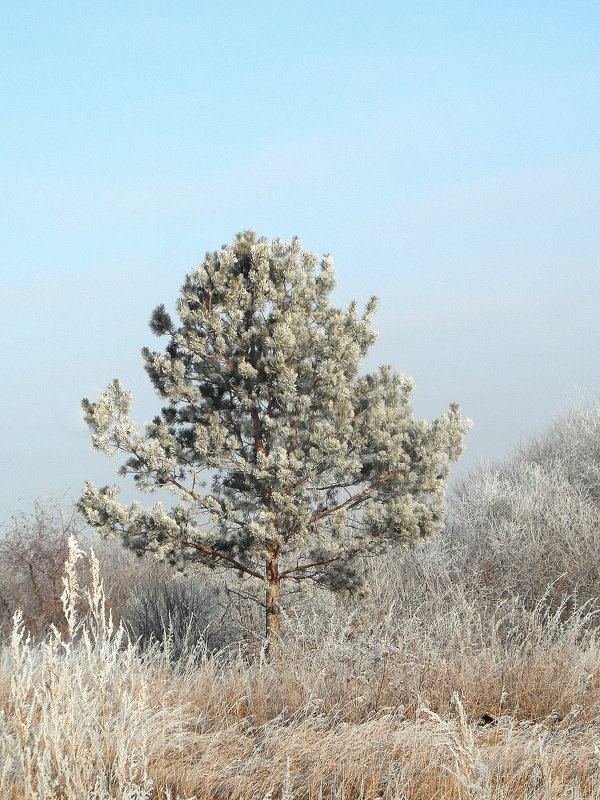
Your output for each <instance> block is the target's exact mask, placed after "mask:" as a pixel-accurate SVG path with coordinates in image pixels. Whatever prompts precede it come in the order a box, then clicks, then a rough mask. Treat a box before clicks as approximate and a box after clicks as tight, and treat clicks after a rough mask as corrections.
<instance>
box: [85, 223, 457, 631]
mask: <svg viewBox="0 0 600 800" xmlns="http://www.w3.org/2000/svg"><path fill="white" fill-rule="evenodd" d="M334 284H335V280H334V270H333V265H332V261H331V259H330V258H329V257H328V256H326V257H324V258H323V259H322V260H321V261H320V264H319V260H318V259H317V258H316V257H315V256H314V255H312V254H311V253H309V252H307V251H306V250H305V249H304V248H303V247H302V244H301V243H300V241H299V240H298V239H297V238H295V239H293V240H292V241H291V242H284V241H281V240H275V241H273V242H269V241H268V240H267V239H265V238H260V239H257V238H256V237H255V235H254V234H253V233H251V232H246V233H241V234H239V235H238V236H236V238H235V240H234V241H233V243H232V244H231V245H228V246H223V247H222V248H221V250H220V251H219V252H214V253H209V254H207V256H206V258H205V260H204V263H203V264H202V265H201V266H200V267H198V268H197V269H195V270H194V271H193V272H192V273H191V274H189V275H188V276H187V277H186V279H185V283H184V285H183V288H182V290H181V296H180V298H179V300H178V303H177V313H178V317H179V324H175V323H174V322H173V321H172V319H171V317H170V316H169V314H168V313H167V311H166V310H165V307H164V306H159V307H158V308H157V309H156V310H155V311H154V313H153V315H152V318H151V321H150V327H151V329H152V331H153V332H154V333H155V334H156V335H157V336H161V337H166V338H167V340H168V343H167V346H166V348H165V351H164V352H151V351H150V350H148V349H144V350H143V358H144V361H145V367H146V371H147V372H148V375H149V376H150V379H151V381H152V383H153V384H154V386H155V388H156V391H157V393H158V395H159V396H160V397H161V398H163V400H164V401H165V403H166V405H165V406H164V408H163V409H162V411H161V414H160V416H157V417H156V418H155V419H154V420H153V421H152V422H149V423H146V425H145V429H144V431H143V432H142V431H140V430H139V428H138V427H137V425H136V424H135V423H134V422H132V421H131V420H130V418H129V412H130V406H131V395H130V393H129V392H127V391H126V390H125V389H124V388H123V387H122V385H121V383H120V382H119V381H118V380H115V381H113V382H112V383H111V384H110V386H109V387H108V389H107V390H106V391H105V392H104V393H103V394H102V395H101V396H100V398H99V399H98V401H97V402H95V403H91V402H89V401H88V400H84V401H83V408H84V411H85V419H86V421H87V422H88V424H89V425H90V426H91V428H92V430H93V435H92V443H93V446H94V448H96V449H97V450H101V451H103V452H105V453H106V454H108V455H113V454H114V453H115V452H117V451H122V452H123V453H125V454H127V455H128V458H127V460H126V462H125V464H124V465H123V466H122V468H121V470H120V473H121V474H122V475H126V474H132V475H133V477H134V479H135V482H136V484H137V487H138V488H139V489H140V490H141V491H143V492H153V491H155V490H156V489H158V488H160V489H163V490H168V491H169V492H171V493H172V494H173V495H175V497H176V498H177V500H176V502H175V504H174V505H173V506H172V507H171V508H168V509H167V508H165V507H164V506H163V504H162V503H157V504H156V505H154V506H153V507H152V508H143V507H142V506H141V505H140V504H139V503H137V502H134V503H132V504H130V505H124V504H121V503H119V502H118V501H117V496H118V489H117V488H116V487H115V486H111V487H106V488H104V489H97V488H96V487H95V486H94V485H93V484H92V483H86V485H85V488H84V491H83V496H82V498H81V500H80V504H79V505H80V508H81V510H82V511H83V513H84V515H85V517H86V519H87V521H88V522H89V523H90V524H91V525H92V526H94V527H95V528H97V529H98V530H99V531H100V533H102V534H103V535H106V536H109V537H114V536H115V535H118V536H120V537H121V538H122V541H123V543H124V544H125V546H127V547H129V548H131V549H132V550H136V551H138V552H139V551H150V552H153V553H155V554H156V556H158V557H159V558H161V559H164V560H166V561H168V562H170V563H171V564H173V565H174V566H176V567H178V568H180V569H184V568H186V567H188V566H189V565H192V564H202V565H205V566H206V567H211V568H225V569H229V570H234V571H236V572H237V573H238V574H239V575H240V576H245V577H247V578H249V579H253V580H254V581H259V582H260V583H261V585H262V586H264V597H265V601H264V608H265V613H266V635H267V639H269V638H270V637H271V636H272V634H273V632H279V631H280V610H281V601H282V597H283V594H285V593H287V592H288V591H290V590H293V589H297V588H299V586H305V585H311V584H312V585H313V586H314V585H315V584H316V585H318V586H321V587H326V588H328V589H331V590H334V591H353V590H357V589H359V588H360V587H361V585H362V577H361V574H360V569H359V564H360V562H361V559H360V557H361V556H364V555H368V554H378V555H379V554H382V553H384V552H385V550H386V549H387V548H388V547H389V546H390V545H392V544H403V545H404V544H408V543H411V542H414V541H415V540H417V539H419V538H422V537H427V536H430V535H431V534H432V533H434V532H435V531H436V530H437V529H438V528H439V527H440V524H441V521H442V515H443V497H444V488H445V487H444V480H445V478H446V476H447V473H448V465H449V461H452V460H455V459H456V458H458V456H459V455H460V453H461V452H462V440H463V436H464V433H465V431H466V429H467V427H468V423H467V422H466V421H465V420H462V419H461V418H460V415H459V409H458V407H457V406H456V405H452V406H451V407H450V410H449V411H448V413H446V414H445V415H443V416H441V417H440V418H439V419H437V420H435V421H434V422H432V423H427V422H425V421H422V420H416V419H415V418H414V417H413V415H412V412H411V409H410V405H409V396H410V393H411V390H412V383H411V381H410V380H409V379H408V378H406V377H404V376H402V375H400V374H398V373H396V372H393V371H392V369H391V368H390V367H381V368H380V369H379V370H378V371H376V372H374V373H371V374H368V375H362V376H361V375H360V364H361V358H362V357H364V356H365V354H366V353H367V350H368V349H369V347H370V346H371V345H372V344H373V342H374V341H375V338H376V334H375V332H374V331H373V330H371V328H370V322H371V317H372V316H373V313H374V311H375V300H374V299H372V300H371V301H370V302H369V303H368V305H367V308H366V311H365V312H364V314H362V315H361V314H359V313H358V311H357V307H356V304H355V303H351V304H350V305H349V306H348V307H347V308H345V309H339V308H334V307H333V306H332V305H331V303H330V298H329V295H330V292H331V290H332V289H333V287H334Z"/></svg>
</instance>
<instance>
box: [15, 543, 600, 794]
mask: <svg viewBox="0 0 600 800" xmlns="http://www.w3.org/2000/svg"><path fill="white" fill-rule="evenodd" d="M80 560H81V552H80V551H79V550H78V549H77V548H76V547H73V548H72V550H71V556H70V559H69V562H68V564H67V573H66V590H65V594H64V608H65V616H66V620H67V624H66V633H64V634H59V633H58V631H56V630H54V631H52V632H50V633H49V635H48V636H47V637H46V639H45V640H43V641H40V642H37V643H32V642H31V641H28V640H27V637H26V635H25V632H24V631H23V628H22V626H21V625H20V622H19V619H18V618H17V620H16V625H15V630H14V633H13V636H12V641H11V642H10V644H8V645H7V646H6V647H5V648H4V651H3V654H2V663H1V673H0V674H1V681H0V686H1V692H2V695H1V704H2V709H3V717H2V729H1V734H0V736H1V739H0V742H1V743H0V748H1V750H0V753H1V754H0V764H1V765H2V766H1V767H0V797H2V798H3V800H4V798H6V800H13V799H14V800H16V799H17V798H27V800H34V798H35V800H50V798H73V799H75V798H77V799H79V798H86V800H87V799H88V798H89V800H96V798H97V799H98V800H100V798H102V800H105V799H106V800H108V798H115V799H116V798H119V800H121V798H131V800H134V798H151V797H168V796H171V797H173V798H174V797H176V796H179V797H182V798H183V797H186V798H187V797H192V796H195V797H196V798H198V800H205V799H206V800H208V799H209V798H240V800H241V799H242V798H248V800H250V799H251V798H258V800H262V798H263V797H265V796H271V797H282V798H287V800H291V798H304V797H314V798H319V797H323V798H329V797H336V798H341V797H344V798H346V799H347V800H352V798H365V800H366V798H372V797H376V796H383V797H389V798H410V800H416V799H417V798H419V799H421V798H422V799H423V800H424V799H425V798H427V799H428V800H429V798H434V797H439V798H498V799H499V798H506V799H507V800H508V798H510V800H513V799H514V800H517V798H526V797H527V798H536V797H539V798H553V800H554V799H555V798H556V799H558V798H562V797H565V798H566V797H569V798H593V797H598V796H599V794H600V750H599V749H598V744H599V743H600V645H599V642H598V638H597V635H596V633H595V631H594V629H593V627H592V622H593V615H592V611H591V609H589V608H588V609H586V608H584V609H582V610H580V611H579V612H575V611H573V610H572V609H571V611H570V612H569V614H568V618H567V619H565V615H564V613H563V612H564V608H565V606H564V605H563V606H562V607H560V606H559V607H558V608H557V609H555V610H552V611H548V604H547V602H546V601H545V599H544V598H541V599H540V601H539V602H538V603H537V604H536V605H535V607H533V608H527V607H526V606H525V605H524V604H523V602H522V601H520V600H518V599H514V600H513V601H511V602H509V601H506V602H503V603H500V604H495V605H494V607H489V608H487V609H486V608H485V604H484V603H483V604H479V605H477V604H476V603H475V602H474V601H473V599H472V598H469V597H468V595H467V594H466V593H465V591H464V588H462V587H459V588H455V589H452V587H451V586H450V585H448V586H446V587H445V588H444V589H443V592H442V593H441V594H440V588H442V587H441V579H440V577H439V575H438V576H437V578H436V577H435V574H434V573H435V570H434V569H433V568H432V569H431V572H430V575H429V578H430V580H431V584H430V587H429V589H430V591H429V592H428V593H426V594H427V598H426V599H422V600H421V602H420V604H419V605H417V606H413V607H412V608H411V610H410V613H406V610H404V611H403V609H402V606H401V605H394V604H393V603H392V602H391V598H390V593H391V592H392V591H393V590H394V588H393V587H394V586H396V590H397V585H395V584H394V580H393V577H394V576H393V574H392V573H390V571H389V570H388V571H387V572H385V573H384V571H383V568H382V569H380V570H379V572H375V573H374V575H373V597H372V599H371V602H370V604H369V605H368V606H365V607H363V608H361V607H360V606H356V607H354V608H351V607H350V606H347V607H345V608H341V607H338V608H337V609H336V608H333V607H332V608H331V609H330V612H329V614H328V615H326V616H327V618H326V619H325V615H324V614H323V612H321V613H319V614H314V615H304V616H302V617H299V618H298V619H295V620H292V619H289V620H288V626H289V628H290V633H289V634H288V636H286V638H285V640H284V641H282V642H281V643H280V644H279V645H278V646H277V647H275V648H274V649H273V652H272V656H271V659H270V660H269V661H267V660H265V659H264V658H261V655H260V651H257V652H256V653H255V654H254V655H253V656H252V657H251V656H249V655H248V653H243V652H241V651H240V650H229V651H227V652H226V651H223V652H221V653H220V654H217V655H215V656H212V657H208V655H207V654H202V653H201V652H196V653H195V654H191V655H190V658H188V659H187V660H180V661H178V662H172V661H170V659H169V654H168V653H165V652H161V651H159V650H158V649H156V648H155V649H150V650H149V651H146V652H144V653H140V652H139V651H138V650H136V648H135V647H134V646H133V645H132V644H131V643H130V642H128V641H127V639H126V637H125V635H124V633H123V631H122V629H120V628H118V627H115V626H113V625H112V624H111V622H110V619H109V618H108V616H107V614H106V609H105V607H104V602H105V601H104V596H103V592H102V587H101V584H100V580H99V576H98V564H97V562H95V561H94V560H93V559H92V563H91V565H90V568H91V574H92V581H91V589H90V590H89V591H87V593H86V592H85V591H84V590H82V589H81V588H80V587H79V586H78V578H77V571H76V567H77V565H78V562H80ZM406 568H407V567H406V564H405V565H404V566H403V567H402V568H401V569H402V570H406ZM421 569H422V570H423V569H424V567H423V565H421ZM424 575H426V573H424V572H422V574H421V578H423V576H424ZM436 581H437V583H436ZM82 594H87V596H86V601H87V606H88V612H87V615H86V616H83V617H82V616H79V614H78V608H79V607H80V605H81V595H82ZM400 600H401V598H400ZM192 656H193V657H192ZM482 712H487V713H489V714H490V715H492V716H494V717H496V718H497V719H498V722H497V723H496V724H495V725H488V726H485V727H480V726H478V725H477V720H478V718H479V716H480V715H481V713H482Z"/></svg>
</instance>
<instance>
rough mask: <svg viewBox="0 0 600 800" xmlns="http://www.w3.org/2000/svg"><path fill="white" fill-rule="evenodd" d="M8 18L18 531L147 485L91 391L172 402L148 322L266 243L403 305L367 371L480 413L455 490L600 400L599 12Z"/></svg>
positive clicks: (17, 8) (2, 507) (63, 8)
mask: <svg viewBox="0 0 600 800" xmlns="http://www.w3.org/2000/svg"><path fill="white" fill-rule="evenodd" d="M0 14H1V17H0V19H1V25H0V92H1V95H0V101H1V102H0V181H1V185H2V188H3V190H2V192H1V194H0V204H1V208H0V297H1V298H2V323H3V324H2V326H1V333H0V337H1V338H0V345H1V352H2V362H3V368H2V373H1V374H2V382H3V387H2V392H0V419H1V420H2V425H3V432H2V437H1V442H2V444H1V451H2V452H1V453H0V455H1V468H2V480H1V481H0V522H1V521H3V520H6V519H8V517H9V516H10V514H11V513H12V512H13V511H14V510H15V509H26V508H28V507H30V506H31V504H32V503H33V501H34V500H35V499H36V498H39V497H53V498H57V499H61V498H63V499H65V500H69V499H70V498H73V499H76V498H77V497H78V496H79V494H80V491H81V487H82V485H83V483H84V481H85V480H87V479H91V480H93V481H94V482H95V483H96V484H97V485H104V484H107V483H113V482H119V483H122V479H118V477H117V470H118V467H119V466H120V462H119V461H118V460H116V459H115V460H110V459H107V458H106V456H104V455H102V454H98V453H94V452H93V451H92V450H91V447H90V437H89V431H88V430H87V428H86V426H85V424H84V422H83V419H82V412H81V407H80V402H81V398H83V397H89V398H90V399H92V400H93V399H96V398H97V396H98V394H99V393H100V392H101V391H102V390H103V389H104V388H105V387H106V386H107V384H108V383H109V382H110V381H111V380H112V379H113V378H114V377H118V378H120V379H121V381H122V382H123V383H124V385H125V386H126V387H127V388H129V389H131V390H132V392H133V394H134V416H135V417H136V418H137V419H138V420H139V421H140V422H143V421H145V420H147V419H150V418H151V417H152V416H154V415H155V413H156V412H157V411H158V409H159V408H160V400H159V399H158V398H157V397H156V396H155V395H154V393H153V389H152V387H151V385H150V383H149V381H148V379H147V376H146V374H145V372H144V371H143V366H142V360H141V357H140V350H141V348H142V347H143V346H144V345H149V346H153V345H155V346H159V343H158V342H157V341H156V340H155V339H153V337H152V335H151V333H150V331H149V329H148V326H147V322H148V320H149V318H150V314H151V312H152V310H153V308H154V307H155V306H156V305H158V304H160V303H164V304H165V305H166V306H167V308H170V309H172V308H173V307H174V304H175V300H176V298H177V294H178V291H179V288H180V286H181V284H182V282H183V279H184V276H185V274H186V273H187V272H189V271H190V270H191V269H192V268H193V267H194V266H196V265H197V264H198V263H200V262H201V261H202V259H203V257H204V254H205V253H206V251H208V250H214V249H218V248H219V247H220V246H221V245H222V244H224V243H226V242H229V241H231V240H232V238H233V237H234V235H235V233H237V232H238V231H241V230H246V229H253V230H256V231H257V232H258V233H259V234H260V235H265V236H267V237H269V238H277V237H279V238H283V239H289V238H291V237H292V236H294V235H298V236H299V237H300V238H301V240H302V242H303V243H304V245H305V246H306V247H307V248H308V249H309V250H311V251H313V252H315V253H317V254H323V253H331V254H332V256H333V258H334V262H335V265H336V269H337V277H338V286H337V289H336V290H335V294H334V301H335V302H336V303H337V304H339V305H342V304H345V303H347V302H348V301H350V300H352V299H355V300H357V301H358V302H359V303H360V304H364V303H365V302H366V301H367V300H368V298H369V297H370V296H371V295H376V296H378V297H379V298H380V310H379V313H378V315H377V317H376V322H375V327H376V328H377V329H378V330H379V332H380V337H379V340H378V342H377V344H376V345H375V347H374V348H373V350H372V353H371V355H370V356H369V358H368V361H367V363H366V364H365V369H371V368H375V367H376V366H377V365H378V364H381V363H389V364H392V366H393V367H395V368H396V369H398V370H400V371H402V372H404V373H406V374H408V375H410V376H411V377H412V378H413V380H414V382H415V385H416V389H415V393H414V397H413V408H414V411H415V413H416V414H417V416H422V417H426V418H427V419H432V418H434V417H435V416H438V415H439V414H441V413H443V412H444V411H445V410H446V409H447V407H448V405H449V403H451V402H455V401H456V402H459V403H460V404H461V407H462V409H463V412H464V414H465V415H466V416H468V417H470V418H472V420H473V422H474V426H473V429H472V431H471V432H470V433H469V436H468V439H467V449H466V453H465V455H464V457H463V459H462V461H461V462H460V463H459V464H457V465H456V466H455V467H454V468H453V472H452V476H451V482H452V480H454V481H456V480H458V479H460V478H461V476H464V475H466V474H468V472H469V471H471V470H473V469H475V468H476V467H477V465H478V464H480V463H481V461H484V460H492V461H496V460H502V459H504V458H506V457H509V456H510V453H511V451H512V450H513V449H514V448H515V447H516V446H518V445H519V444H520V443H522V442H524V441H526V440H527V438H528V437H529V436H531V435H533V434H535V433H538V432H540V431H542V430H543V429H544V427H545V426H547V425H548V424H549V423H550V422H551V421H552V420H553V419H554V418H556V416H557V415H559V414H561V413H562V412H564V411H566V410H567V409H569V408H570V407H572V406H573V405H574V404H578V403H581V402H584V403H588V402H594V401H596V400H597V399H598V396H599V394H600V369H599V368H600V314H599V305H600V303H599V301H600V224H599V211H600V102H599V101H600V47H599V46H598V42H600V4H598V3H597V2H596V1H595V0H590V1H589V2H578V0H570V2H568V3H567V2H553V1H552V0H545V2H532V1H531V0H519V1H518V2H516V1H515V2H512V1H511V0H503V1H502V2H486V3H482V2H460V1H458V2H428V0H421V2H403V1H402V0H394V1H393V2H391V1H390V2H387V1H385V2H377V0H373V1H372V2H369V3H365V2H360V3H359V2H354V1H353V0H348V1H347V2H334V1H332V2H328V3H322V2H316V1H314V2H313V1H312V0H310V1H307V2H302V0H298V2H296V3H283V2H274V1H272V2H250V1H248V2H240V1H237V0H230V1H229V2H227V3H214V2H211V3H208V2H201V0H195V1H194V2H191V1H190V2H184V1H183V0H180V1H178V0H173V2H170V3H162V2H161V3H159V2H154V0H144V2H136V1H135V0H131V1H130V0H126V1H125V2H118V3H117V2H114V1H113V0H103V2H95V0H87V2H85V3H81V2H54V0H44V1H43V2H38V1H36V0H30V2H28V3H23V2H10V0H9V1H8V2H5V3H3V4H2V10H1V12H0ZM127 491H129V490H126V494H127ZM150 501H151V498H150Z"/></svg>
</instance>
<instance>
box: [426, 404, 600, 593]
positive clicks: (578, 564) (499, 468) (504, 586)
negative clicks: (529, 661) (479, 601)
mask: <svg viewBox="0 0 600 800" xmlns="http://www.w3.org/2000/svg"><path fill="white" fill-rule="evenodd" d="M435 548H437V549H438V550H439V548H442V549H443V551H444V553H445V557H446V559H447V560H448V562H449V564H450V565H451V568H452V572H453V577H454V579H455V580H458V581H461V582H465V583H466V584H468V585H471V586H473V587H475V588H476V589H477V590H479V589H484V590H485V593H486V595H487V596H488V597H491V598H494V597H495V598H498V597H504V596H508V595H514V594H516V595H519V596H521V597H522V598H524V599H528V600H529V601H530V602H535V601H536V600H537V599H538V598H539V597H540V596H541V595H543V594H544V593H546V592H547V590H548V587H549V586H550V585H551V586H552V589H551V592H550V596H551V597H552V596H553V597H558V596H560V595H564V594H572V595H574V599H576V601H577V602H578V603H581V602H585V601H588V600H590V601H591V600H594V599H595V598H597V597H598V595H600V404H596V405H594V406H592V407H590V408H585V409H580V410H578V411H573V412H571V413H569V414H566V415H564V416H563V417H561V418H560V419H559V420H557V422H555V423H554V424H553V425H552V427H550V428H549V429H548V431H547V432H546V433H544V434H542V435H540V436H538V437H536V438H535V439H534V440H532V441H531V443H529V444H527V445H525V446H524V447H522V448H520V449H519V450H518V451H517V452H516V454H515V456H514V458H513V459H512V460H511V461H509V462H507V463H505V464H502V465H486V466H483V467H481V468H480V469H479V470H477V471H476V472H475V473H474V474H472V475H471V476H470V477H469V478H468V479H467V480H465V481H464V482H463V484H462V486H461V487H460V488H459V489H458V490H457V491H456V492H455V493H454V495H453V496H452V497H451V500H450V515H449V520H448V524H447V528H446V531H445V534H444V536H443V537H441V539H440V541H439V542H437V543H435V544H434V549H435Z"/></svg>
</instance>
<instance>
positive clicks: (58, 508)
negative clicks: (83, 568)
mask: <svg viewBox="0 0 600 800" xmlns="http://www.w3.org/2000/svg"><path fill="white" fill-rule="evenodd" d="M82 531H83V521H82V519H81V517H80V516H79V514H78V513H77V512H76V511H75V510H74V509H73V508H68V507H67V506H66V505H64V504H61V503H58V502H55V501H45V502H42V501H36V503H35V504H34V508H33V511H32V512H30V513H27V512H24V511H17V512H15V513H14V514H13V516H12V517H11V519H10V520H9V522H8V523H7V524H5V525H4V526H3V535H2V536H1V537H0V632H3V633H4V634H6V632H7V631H10V630H11V628H12V618H13V616H14V613H15V611H17V609H20V611H21V613H22V618H23V624H24V625H25V626H26V628H27V630H28V631H29V632H30V633H31V635H33V636H40V635H43V633H44V632H45V631H46V630H47V629H48V627H49V626H50V625H51V624H60V620H61V618H62V614H61V599H60V597H61V594H62V591H63V585H62V575H63V571H64V565H65V561H66V560H67V555H68V540H69V537H70V536H75V537H76V538H78V539H80V538H81V534H82Z"/></svg>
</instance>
